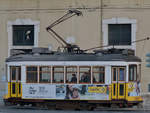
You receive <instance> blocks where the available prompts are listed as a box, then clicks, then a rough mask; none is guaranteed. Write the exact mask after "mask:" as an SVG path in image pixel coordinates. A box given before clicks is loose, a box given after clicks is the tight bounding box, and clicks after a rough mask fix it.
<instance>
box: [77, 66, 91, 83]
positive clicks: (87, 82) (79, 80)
mask: <svg viewBox="0 0 150 113" xmlns="http://www.w3.org/2000/svg"><path fill="white" fill-rule="evenodd" d="M80 68H89V69H90V82H89V83H88V82H80V76H81V75H80V73H81V71H80ZM91 71H92V68H91V66H79V84H91V83H92V73H91ZM83 73H84V72H83Z"/></svg>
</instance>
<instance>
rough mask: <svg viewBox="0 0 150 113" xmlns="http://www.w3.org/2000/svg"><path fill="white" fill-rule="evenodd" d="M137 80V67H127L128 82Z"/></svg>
mask: <svg viewBox="0 0 150 113" xmlns="http://www.w3.org/2000/svg"><path fill="white" fill-rule="evenodd" d="M136 80H137V66H136V65H129V81H136Z"/></svg>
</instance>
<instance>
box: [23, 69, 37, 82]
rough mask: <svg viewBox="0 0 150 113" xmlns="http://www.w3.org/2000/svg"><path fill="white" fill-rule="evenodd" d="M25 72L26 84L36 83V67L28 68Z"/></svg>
mask: <svg viewBox="0 0 150 113" xmlns="http://www.w3.org/2000/svg"><path fill="white" fill-rule="evenodd" d="M26 70H27V83H37V77H38V71H37V70H38V69H37V66H29V67H27V68H26Z"/></svg>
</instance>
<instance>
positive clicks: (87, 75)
mask: <svg viewBox="0 0 150 113" xmlns="http://www.w3.org/2000/svg"><path fill="white" fill-rule="evenodd" d="M80 83H91V68H90V67H80Z"/></svg>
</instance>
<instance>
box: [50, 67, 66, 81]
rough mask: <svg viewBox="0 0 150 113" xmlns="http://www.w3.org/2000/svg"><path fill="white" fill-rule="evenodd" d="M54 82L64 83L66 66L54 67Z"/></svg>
mask: <svg viewBox="0 0 150 113" xmlns="http://www.w3.org/2000/svg"><path fill="white" fill-rule="evenodd" d="M53 83H64V67H63V66H60V67H53Z"/></svg>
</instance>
